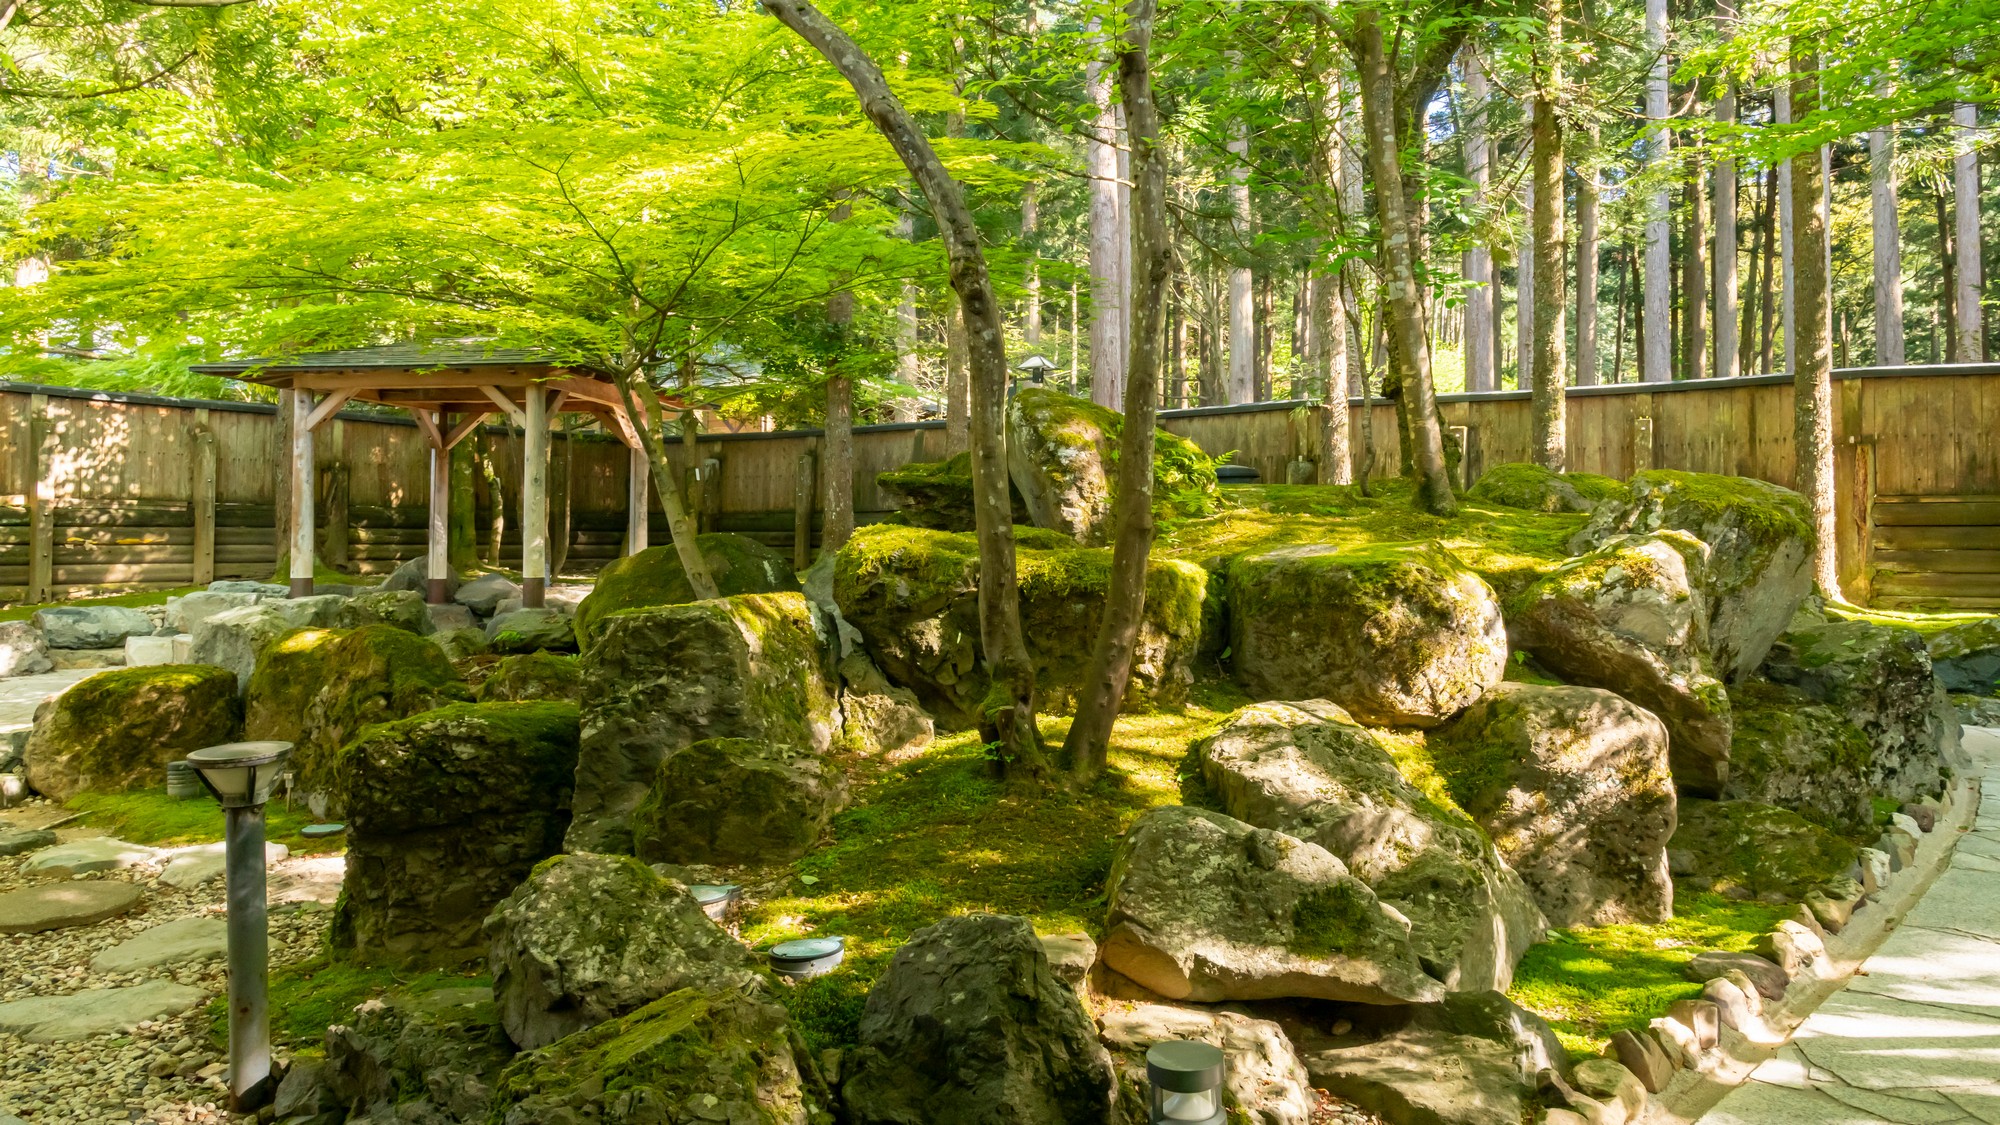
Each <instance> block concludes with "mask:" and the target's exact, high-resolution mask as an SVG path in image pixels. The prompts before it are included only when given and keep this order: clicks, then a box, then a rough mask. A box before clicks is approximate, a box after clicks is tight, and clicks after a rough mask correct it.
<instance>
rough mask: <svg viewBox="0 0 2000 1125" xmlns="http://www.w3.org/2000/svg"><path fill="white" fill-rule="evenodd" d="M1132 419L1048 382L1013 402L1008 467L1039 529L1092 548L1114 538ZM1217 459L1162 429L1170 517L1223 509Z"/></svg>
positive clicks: (1162, 511) (1163, 487) (1156, 499)
mask: <svg viewBox="0 0 2000 1125" xmlns="http://www.w3.org/2000/svg"><path fill="white" fill-rule="evenodd" d="M1124 425H1125V417H1124V415H1122V414H1119V413H1118V412H1117V411H1115V410H1108V409H1106V408H1104V407H1102V406H1098V405H1097V404H1095V403H1093V402H1091V401H1090V400H1088V399H1082V398H1076V397H1073V396H1071V395H1066V394H1063V393H1062V392H1061V391H1055V390H1050V389H1048V388H1046V387H1031V388H1024V389H1022V390H1019V391H1017V392H1015V394H1014V395H1013V397H1011V398H1010V399H1008V400H1007V472H1008V475H1009V476H1010V477H1011V478H1012V479H1013V482H1014V487H1015V488H1017V489H1019V490H1020V493H1021V499H1022V501H1023V502H1024V503H1025V504H1026V505H1027V509H1028V517H1029V518H1030V519H1031V520H1033V521H1034V524H1035V526H1036V527H1046V528H1051V529H1054V530H1056V531H1060V532H1062V533H1063V534H1065V535H1068V536H1069V537H1071V538H1072V539H1074V540H1076V541H1077V542H1078V543H1081V544H1084V545H1085V546H1091V547H1095V546H1101V545H1103V544H1105V543H1108V542H1110V539H1111V515H1112V512H1111V509H1112V500H1113V498H1114V492H1115V486H1116V481H1117V462H1118V441H1119V434H1120V433H1121V432H1122V431H1123V429H1124ZM1215 504H1216V484H1215V461H1214V459H1213V458H1211V457H1209V456H1208V455H1207V454H1205V453H1203V452H1202V451H1201V449H1200V447H1198V446H1196V445H1195V444H1194V443H1193V442H1190V441H1188V440H1187V439H1186V438H1184V437H1181V436H1180V435H1178V434H1172V433H1168V432H1167V431H1165V430H1156V431H1154V438H1153V505H1154V509H1155V511H1156V512H1157V513H1158V514H1159V515H1161V516H1162V517H1183V518H1185V517H1194V516H1205V515H1208V514H1209V513H1211V512H1213V511H1214V510H1215Z"/></svg>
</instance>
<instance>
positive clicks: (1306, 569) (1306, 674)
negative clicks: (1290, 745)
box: [1228, 542, 1507, 727]
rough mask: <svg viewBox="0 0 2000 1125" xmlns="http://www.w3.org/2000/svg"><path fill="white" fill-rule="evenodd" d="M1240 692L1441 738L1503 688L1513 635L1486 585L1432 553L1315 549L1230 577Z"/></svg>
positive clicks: (1254, 558)
mask: <svg viewBox="0 0 2000 1125" xmlns="http://www.w3.org/2000/svg"><path fill="white" fill-rule="evenodd" d="M1228 605H1229V630H1230V645H1231V650H1232V657H1231V659H1232V665H1231V666H1232V668H1233V670H1234V672H1235V676H1236V681H1237V682H1238V683H1240V684H1242V685H1243V688H1244V690H1245V691H1247V692H1249V693H1250V694H1251V696H1252V697H1254V698H1257V699H1329V700H1332V701H1333V702H1335V703H1337V704H1339V705H1340V706H1342V707H1344V708H1346V709H1347V710H1348V711H1350V712H1352V713H1353V714H1354V716H1355V717H1356V718H1358V719H1360V720H1362V721H1363V722H1366V723H1374V724H1379V725H1386V726H1419V727H1427V726H1435V725H1436V724H1438V723H1441V722H1443V721H1444V720H1446V719H1448V718H1450V717H1451V716H1452V715H1454V714H1456V713H1457V712H1458V711H1459V710H1460V709H1461V708H1463V707H1465V706H1466V705H1467V704H1469V703H1471V702H1472V701H1473V700H1475V699H1477V698H1479V696H1480V695H1481V694H1482V693H1484V692H1485V691H1486V689H1488V688H1490V687H1492V686H1493V685H1494V684H1497V683H1499V682H1500V679H1501V676H1502V675H1503V674H1504V673H1505V671H1506V667H1507V633H1506V629H1505V627H1504V625H1503V624H1502V622H1501V617H1500V604H1499V599H1498V598H1497V597H1496V596H1495V594H1494V593H1493V588H1492V587H1491V586H1488V585H1487V584H1486V582H1485V580H1483V579H1481V578H1480V577H1479V576H1478V575H1477V574H1474V573H1473V572H1472V571H1470V570H1468V569H1467V568H1466V567H1465V566H1463V565H1462V564H1461V563H1460V562H1459V561H1458V559H1456V558H1455V557H1453V555H1452V554H1451V553H1450V552H1449V551H1447V550H1445V549H1444V548H1443V547H1442V546H1440V545H1439V544H1437V543H1434V542H1425V543H1388V544H1379V545H1371V546H1357V547H1352V548H1338V547H1332V546H1326V545H1314V544H1306V545H1300V546H1293V547H1280V548H1277V549H1275V550H1269V551H1264V552H1261V553H1258V554H1251V555H1244V556H1241V557H1238V558H1237V559H1236V560H1235V561H1234V562H1233V563H1231V564H1230V566H1229V599H1228Z"/></svg>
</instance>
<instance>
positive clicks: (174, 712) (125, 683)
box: [23, 664, 241, 801]
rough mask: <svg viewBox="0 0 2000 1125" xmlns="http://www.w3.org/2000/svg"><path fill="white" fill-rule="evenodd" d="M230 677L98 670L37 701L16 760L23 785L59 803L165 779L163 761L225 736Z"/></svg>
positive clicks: (175, 669) (229, 730)
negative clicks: (93, 792)
mask: <svg viewBox="0 0 2000 1125" xmlns="http://www.w3.org/2000/svg"><path fill="white" fill-rule="evenodd" d="M240 717H241V712H240V709H239V707H238V703H237V698H236V677H235V675H234V674H233V673H231V672H230V671H229V670H228V669H226V668H215V667H211V666H209V665H206V664H158V665H152V666H149V667H141V668H118V669H113V670H111V671H106V672H99V673H97V674H96V675H94V676H91V677H89V678H87V679H85V680H83V681H82V682H80V683H78V684H76V685H75V686H74V687H72V688H70V689H69V690H68V691H66V692H63V693H62V694H61V695H58V696H56V697H55V698H54V699H52V700H50V701H48V702H46V703H44V704H43V705H42V707H41V708H40V709H39V710H38V711H37V713H36V717H35V728H34V731H33V732H32V733H30V734H29V736H28V743H27V747H26V749H25V750H24V751H23V760H24V763H25V765H26V768H27V775H28V784H29V785H30V786H32V787H33V788H34V790H35V791H36V792H38V793H40V794H42V795H43V796H45V797H49V798H51V799H53V800H56V801H67V800H69V799H70V798H71V797H74V796H76V795H77V794H78V793H81V792H83V791H85V790H87V789H98V790H117V789H150V788H156V787H158V786H162V785H165V784H166V779H167V763H168V762H171V761H174V760H177V759H180V758H184V757H186V756H187V755H188V754H189V753H190V752H191V751H195V750H199V749H201V748H202V747H204V746H215V745H218V744H220V743H224V742H230V741H233V740H234V739H235V737H236V732H237V729H238V721H239V719H240Z"/></svg>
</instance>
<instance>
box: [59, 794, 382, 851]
mask: <svg viewBox="0 0 2000 1125" xmlns="http://www.w3.org/2000/svg"><path fill="white" fill-rule="evenodd" d="M64 807H65V808H67V809H69V810H70V811H71V812H82V813H89V814H90V815H88V816H86V817H85V818H84V819H83V820H82V821H81V823H82V824H83V825H84V826H86V827H90V828H96V829H100V830H102V831H103V832H105V833H106V834H108V835H111V836H116V837H117V838H118V839H120V840H125V841H127V842H129V843H134V844H144V845H146V846H147V847H158V848H177V847H182V846H184V845H187V844H214V843H219V842H221V840H222V806H220V805H218V804H216V803H215V799H214V798H212V797H210V796H208V795H207V794H203V795H202V796H199V797H192V798H189V799H188V800H185V801H181V800H176V799H174V798H172V797H169V796H167V791H166V790H165V789H134V790H130V791H127V792H123V793H96V792H92V793H79V794H77V795H76V796H75V797H72V798H70V801H69V803H68V804H67V805H65V806H64ZM311 823H313V816H312V814H311V813H310V812H308V811H307V810H306V807H305V804H304V803H303V802H300V803H298V804H295V805H287V804H286V803H285V801H284V800H283V799H282V798H280V799H278V800H274V801H272V802H271V803H270V804H268V805H265V806H264V837H265V839H267V840H270V841H271V842H272V843H274V844H283V845H285V846H286V847H288V848H290V849H291V850H292V851H293V852H311V851H321V852H324V851H339V850H340V849H341V848H342V847H343V846H344V845H343V844H342V843H341V842H340V840H339V839H338V838H335V839H334V840H332V841H326V840H307V839H305V838H304V837H302V836H300V835H299V829H301V828H304V827H305V826H306V825H308V824H311Z"/></svg>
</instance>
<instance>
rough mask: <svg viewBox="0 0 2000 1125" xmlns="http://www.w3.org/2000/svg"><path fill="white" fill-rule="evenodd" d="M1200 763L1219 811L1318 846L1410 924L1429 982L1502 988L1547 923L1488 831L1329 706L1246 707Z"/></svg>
mask: <svg viewBox="0 0 2000 1125" xmlns="http://www.w3.org/2000/svg"><path fill="white" fill-rule="evenodd" d="M1194 758H1195V760H1196V761H1197V762H1198V763H1199V765H1200V769H1201V780H1202V781H1203V783H1204V784H1205V785H1206V787H1207V790H1208V792H1209V793H1210V794H1212V795H1213V797H1214V799H1215V801H1216V803H1217V804H1218V806H1219V807H1220V808H1221V809H1222V810H1223V811H1225V812H1227V813H1229V814H1230V815H1231V816H1233V817H1236V818H1237V819H1238V820H1242V821H1244V822H1246V823H1249V824H1253V825H1256V826H1257V827H1259V828H1266V829H1270V830H1272V831H1275V832H1282V833H1285V834H1286V835H1288V836H1294V837H1297V838H1298V839H1301V840H1305V841H1307V842H1309V843H1313V844H1317V845H1319V846H1320V847H1322V848H1325V849H1326V850H1327V851H1329V852H1331V853H1333V855H1334V856H1335V857H1336V858H1337V859H1338V860H1339V861H1340V862H1341V863H1343V864H1345V866H1346V868H1347V871H1348V873H1349V874H1351V875H1353V876H1354V877H1355V878H1357V879H1359V880H1361V881H1362V882H1363V883H1366V884H1367V885H1368V886H1369V888H1370V889H1372V890H1373V892H1374V894H1375V895H1376V897H1377V898H1379V899H1380V900H1381V901H1382V902H1383V903H1384V904H1385V905H1387V906H1390V907H1393V908H1394V909H1395V910H1396V911H1397V912H1398V913H1400V914H1401V915H1402V916H1403V917H1405V918H1407V919H1408V920H1409V927H1410V944H1411V946H1412V947H1413V949H1414V950H1415V952H1416V955H1417V958H1418V960H1419V961H1420V963H1421V964H1422V965H1423V966H1424V969H1425V971H1426V972H1428V973H1429V974H1430V975H1431V976H1433V977H1436V978H1437V979H1438V980H1440V981H1443V982H1444V983H1445V984H1446V985H1447V986H1449V987H1451V988H1454V989H1489V988H1505V987H1506V986H1507V985H1508V984H1509V983H1510V982H1511V981H1512V980H1513V978H1514V965H1515V964H1516V963H1517V962H1518V961H1519V960H1520V959H1521V955H1522V954H1523V953H1525V952H1527V949H1528V947H1529V946H1530V945H1533V944H1534V943H1535V942H1536V941H1537V940H1538V939H1539V938H1540V937H1541V934H1542V931H1543V929H1544V922H1543V920H1542V915H1541V912H1540V911H1539V910H1537V909H1536V907H1535V904H1534V901H1533V899H1532V898H1531V896H1530V895H1529V893H1528V888H1527V887H1526V886H1524V885H1523V884H1522V882H1521V879H1520V877H1519V876H1518V875H1516V874H1515V873H1514V872H1513V871H1511V870H1509V869H1508V867H1507V865H1506V863H1504V862H1503V861H1502V859H1501V857H1500V855H1499V854H1498V853H1496V852H1495V850H1494V848H1493V845H1492V844H1491V843H1489V842H1488V841H1487V839H1486V837H1485V836H1484V835H1483V834H1482V833H1481V831H1480V829H1479V828H1478V827H1477V826H1476V825H1475V824H1474V823H1473V822H1472V821H1471V820H1468V819H1467V818H1466V817H1465V816H1464V815H1463V814H1462V813H1460V812H1458V811H1456V810H1452V809H1446V808H1443V807H1441V806H1439V805H1438V804H1437V803H1436V802H1434V801H1432V800H1431V799H1429V798H1428V797H1426V796H1424V795H1423V794H1422V793H1421V792H1419V791H1418V790H1417V789H1416V787H1414V786H1412V785H1411V784H1410V783H1409V782H1408V781H1407V780H1405V779H1404V777H1403V775H1402V773H1401V772H1400V771H1399V770H1398V769H1397V766H1396V762H1395V760H1394V759H1392V758H1391V757H1390V755H1389V752H1388V750H1387V748H1386V747H1385V746H1384V745H1383V743H1382V741H1381V739H1380V736H1378V735H1377V733H1376V732H1374V731H1372V730H1369V729H1368V728H1366V727H1362V726H1360V725H1358V724H1356V723H1355V722H1354V720H1353V719H1352V718H1351V717H1350V716H1349V715H1348V714H1347V712H1345V711H1343V710H1342V709H1341V708H1339V707H1337V706H1335V705H1333V704H1331V703H1327V702H1326V701H1324V700H1310V701H1307V702H1304V703H1259V704H1253V705H1251V706H1249V707H1245V708H1243V709H1242V710H1240V711H1238V712H1237V713H1236V714H1235V715H1233V716H1232V717H1231V718H1230V720H1229V722H1228V723H1226V724H1225V725H1224V726H1223V727H1222V728H1221V729H1220V730H1218V731H1217V732H1216V733H1215V734H1214V735H1212V736H1210V737H1209V738H1207V739H1205V740H1203V741H1201V742H1200V743H1197V744H1196V746H1195V748H1194Z"/></svg>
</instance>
